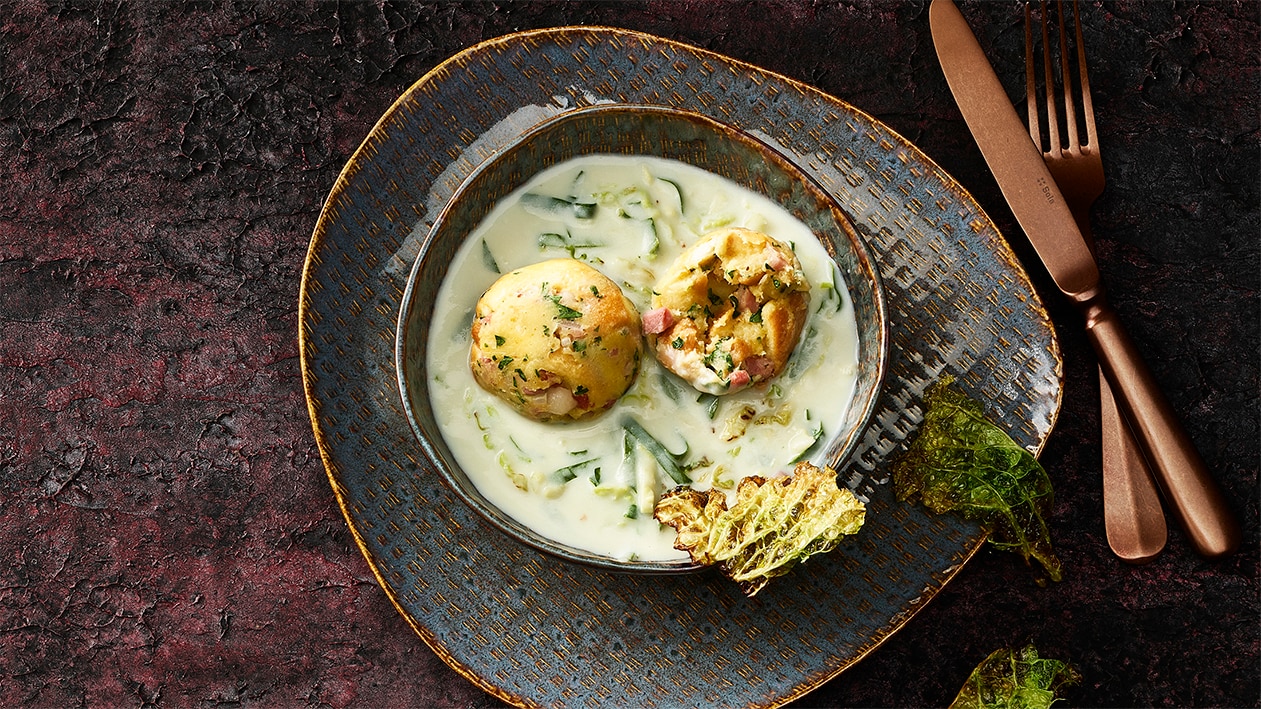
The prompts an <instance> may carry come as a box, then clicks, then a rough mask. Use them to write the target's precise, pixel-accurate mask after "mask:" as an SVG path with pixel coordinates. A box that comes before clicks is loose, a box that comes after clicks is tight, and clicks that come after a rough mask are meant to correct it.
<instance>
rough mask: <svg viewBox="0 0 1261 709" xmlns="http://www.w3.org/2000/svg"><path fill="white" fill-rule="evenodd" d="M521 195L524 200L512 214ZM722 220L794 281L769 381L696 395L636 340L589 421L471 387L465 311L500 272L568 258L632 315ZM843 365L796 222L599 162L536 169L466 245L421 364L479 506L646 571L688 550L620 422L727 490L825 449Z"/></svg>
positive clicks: (848, 348) (819, 274) (822, 266)
mask: <svg viewBox="0 0 1261 709" xmlns="http://www.w3.org/2000/svg"><path fill="white" fill-rule="evenodd" d="M526 194H531V195H536V196H535V197H527V198H526V199H525V201H524V203H523V201H522V196H523V195H526ZM537 195H546V196H549V197H555V198H559V199H560V200H563V201H548V200H541V199H540V198H539V197H537ZM567 203H572V204H574V205H577V206H571V204H567ZM591 204H594V205H595V207H594V210H593V209H592V208H591V207H590V206H587V205H591ZM721 226H740V227H745V228H748V229H754V230H757V231H761V232H763V233H765V234H769V235H770V236H772V237H774V238H776V239H778V240H780V241H781V242H784V243H786V244H789V245H790V246H792V248H793V250H794V251H795V252H796V254H797V257H798V259H799V260H800V261H801V265H802V268H803V270H804V271H805V274H806V277H807V278H808V279H809V281H810V284H811V291H810V317H809V319H808V320H807V323H806V327H805V330H804V332H803V334H802V340H801V342H800V343H799V344H798V346H797V350H796V352H795V353H794V355H793V359H792V360H791V361H790V364H789V365H788V367H787V368H786V370H785V372H784V373H783V374H781V375H780V376H779V377H778V378H776V379H775V380H773V381H771V382H769V383H768V384H767V385H765V386H762V387H752V388H750V389H746V390H744V391H742V392H738V393H736V394H732V395H729V396H724V397H718V398H715V397H712V396H709V395H702V394H701V393H700V392H698V391H696V390H695V389H692V388H691V387H690V386H689V385H688V384H686V383H685V382H683V381H682V380H680V379H678V378H676V377H674V375H672V374H670V373H668V372H667V371H666V370H665V369H664V368H663V367H662V366H661V365H660V364H658V363H657V361H656V359H655V358H654V357H653V355H652V352H651V350H650V349H649V348H648V347H647V345H646V343H645V347H644V357H643V364H642V366H641V368H640V371H639V376H638V378H637V380H636V382H635V384H634V385H633V386H632V387H631V388H630V390H629V391H628V392H627V393H626V395H625V396H623V397H622V399H621V400H620V401H619V402H618V403H617V404H616V405H614V407H613V408H612V409H611V410H609V411H608V412H606V413H604V414H603V415H601V416H599V417H597V418H595V419H592V420H588V421H579V422H573V423H541V422H537V421H532V420H530V419H527V418H526V417H524V416H522V415H520V414H518V413H517V412H516V411H514V410H513V409H512V408H511V407H509V406H508V405H507V404H505V403H503V402H502V401H501V400H499V399H498V398H497V397H495V396H494V395H493V394H491V393H489V392H487V391H485V390H483V389H482V388H481V387H479V386H478V385H477V384H476V382H474V380H473V376H472V374H471V372H470V371H469V366H468V352H469V344H470V342H469V327H470V324H471V322H472V312H473V307H474V305H475V304H476V302H477V299H478V298H479V297H481V294H482V293H483V292H484V291H485V290H486V289H487V288H488V287H490V285H491V284H492V283H493V282H494V281H495V280H496V279H497V278H498V277H499V275H500V273H506V272H508V271H509V270H511V269H513V268H519V267H521V266H525V265H528V264H531V263H535V262H538V261H542V260H545V259H549V258H558V257H565V256H573V257H574V258H578V259H581V260H583V261H586V262H587V263H589V264H591V265H592V266H594V267H595V268H596V269H597V270H599V271H601V272H602V273H604V274H605V275H606V276H608V277H609V278H611V279H612V280H613V281H615V282H617V283H618V284H620V285H621V287H622V289H623V291H624V292H625V293H626V295H627V297H628V298H630V300H631V302H633V303H634V304H635V306H636V307H637V308H639V310H640V312H644V311H645V310H647V309H648V308H650V301H651V290H652V287H653V284H654V283H655V282H656V280H657V275H658V274H659V273H660V272H662V271H663V270H665V269H667V268H669V266H670V265H671V263H673V261H674V259H675V258H676V257H677V256H678V255H679V253H681V252H682V250H683V249H684V248H685V247H686V246H688V245H690V244H691V243H693V242H695V241H696V240H697V238H698V237H699V236H700V235H702V234H704V233H706V232H708V231H710V230H712V229H715V228H718V227H721ZM494 268H498V271H496V270H494ZM838 293H839V295H838ZM857 357H858V334H857V326H856V324H855V320H854V313H853V309H852V304H851V302H850V298H849V294H848V291H847V290H846V288H845V284H844V282H843V281H842V280H841V274H840V272H839V271H838V270H837V268H836V267H835V265H834V264H833V263H832V261H831V259H830V258H829V257H828V255H827V252H826V251H824V249H823V246H822V245H821V244H820V243H819V241H818V239H817V238H816V237H815V236H814V234H813V233H811V232H810V230H809V229H808V228H807V227H806V226H805V225H804V224H802V223H801V222H799V221H798V220H796V219H795V218H794V217H792V215H791V214H789V213H788V212H787V211H786V210H784V209H783V208H782V207H780V206H779V205H777V204H775V203H774V202H772V201H770V200H768V199H766V198H765V197H763V196H761V195H759V194H757V193H755V192H752V191H750V190H747V189H745V188H743V187H741V186H739V185H737V184H735V183H734V182H731V181H729V180H726V179H725V178H722V177H720V176H718V175H714V174H712V173H709V172H706V171H704V170H701V169H698V168H695V167H693V166H690V165H687V164H684V163H680V162H675V161H671V160H665V159H661V158H651V157H643V156H635V157H627V156H613V155H600V156H588V157H583V158H577V159H574V160H570V161H567V162H565V163H562V164H560V165H557V166H555V167H553V168H551V169H549V170H546V171H544V172H542V173H540V174H539V175H536V176H535V177H534V178H532V179H531V180H530V181H529V182H528V183H527V184H526V185H524V186H523V187H521V188H520V189H518V190H516V191H515V192H513V193H512V194H511V195H509V196H508V197H506V198H504V199H503V200H501V201H500V203H499V204H498V205H497V206H496V207H495V208H494V210H493V211H492V212H491V213H490V214H489V215H488V216H487V218H486V219H485V220H484V221H483V222H482V224H480V225H479V226H478V228H477V230H476V231H474V233H473V234H472V235H470V237H469V238H468V240H467V241H466V243H465V244H464V245H463V247H462V248H461V249H460V251H459V253H458V254H457V255H456V256H455V258H454V260H453V261H452V264H451V268H450V271H449V272H448V273H447V276H446V278H445V280H444V281H443V284H442V287H441V289H440V291H439V294H438V300H437V302H436V304H435V308H434V315H433V322H432V323H431V330H430V337H429V348H428V357H427V363H426V366H427V368H428V373H429V377H430V399H431V403H432V405H433V409H434V415H435V418H436V419H437V421H438V425H439V427H440V428H441V430H442V434H443V437H444V439H445V440H446V443H447V445H448V446H449V447H450V449H451V452H452V454H453V455H454V456H455V458H456V460H457V461H458V462H459V464H460V466H461V468H463V470H464V471H465V472H466V473H467V474H468V476H469V478H470V479H472V480H473V481H474V483H475V484H476V485H477V487H478V489H479V490H480V491H481V492H482V494H483V495H485V496H486V498H487V499H488V500H490V501H491V502H492V503H494V504H495V505H497V506H499V507H500V508H502V509H503V510H504V511H506V512H507V513H508V514H509V515H511V516H513V517H514V518H516V519H517V520H519V521H521V522H522V523H524V524H525V525H527V526H529V527H530V528H532V529H534V530H535V531H537V532H538V533H540V534H542V535H543V536H545V537H548V538H550V539H553V540H556V541H558V542H561V543H564V544H567V545H570V546H573V547H577V548H581V549H586V550H589V551H592V552H595V553H598V554H603V555H606V556H609V557H612V558H617V559H640V560H663V559H679V558H686V556H687V555H686V553H685V552H681V551H678V550H675V549H674V548H673V544H674V539H675V532H674V530H673V529H672V528H670V527H663V526H661V525H660V524H658V523H657V521H656V520H654V519H653V516H652V513H653V507H654V506H655V504H656V500H657V498H658V497H659V496H660V495H661V494H662V493H663V492H665V491H666V490H669V489H671V488H673V487H674V486H675V485H677V483H676V482H674V480H672V479H671V478H670V477H669V475H667V473H666V471H665V470H663V469H662V467H661V466H660V465H658V463H657V462H656V460H655V459H654V457H653V455H652V454H651V453H650V451H649V450H648V449H646V448H645V447H644V446H643V445H642V444H640V443H638V442H636V440H635V438H634V437H627V436H626V435H625V434H624V430H623V425H622V422H623V421H624V420H625V417H626V416H631V417H633V418H634V419H635V420H636V421H638V422H639V423H640V424H641V425H642V427H643V429H644V430H646V431H647V432H648V433H649V434H651V436H652V437H653V438H655V439H656V440H657V441H659V442H660V443H661V444H662V445H663V446H664V447H665V448H666V449H668V450H669V451H670V452H673V453H675V454H682V453H683V452H684V451H686V453H685V454H682V455H678V456H677V458H678V460H680V461H681V462H682V465H683V466H684V467H685V468H687V470H686V475H687V476H688V479H689V480H690V484H691V486H692V487H694V488H696V489H699V490H707V489H711V488H717V489H721V490H724V491H727V492H728V493H729V494H734V488H735V482H736V481H737V480H738V479H740V478H741V477H745V476H748V475H762V476H770V475H774V474H777V473H780V472H789V471H790V470H791V469H792V465H793V462H794V461H795V460H797V459H798V458H800V457H801V456H802V454H803V453H805V452H807V451H810V453H811V454H813V453H814V450H813V449H812V446H814V447H815V448H822V447H824V445H825V444H826V441H827V440H828V439H829V438H831V437H832V435H833V434H834V433H835V428H836V426H837V425H839V422H840V421H842V420H843V418H844V415H845V412H846V410H847V409H848V407H849V405H850V401H851V399H852V398H853V392H854V385H855V379H856V373H857ZM715 406H716V408H714V407H715ZM816 440H818V441H819V443H818V445H817V446H815V441H816Z"/></svg>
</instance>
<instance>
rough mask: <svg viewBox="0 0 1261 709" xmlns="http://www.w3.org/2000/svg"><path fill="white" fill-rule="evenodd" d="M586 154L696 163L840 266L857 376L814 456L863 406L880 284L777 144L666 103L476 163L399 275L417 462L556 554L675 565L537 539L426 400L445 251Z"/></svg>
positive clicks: (400, 366)
mask: <svg viewBox="0 0 1261 709" xmlns="http://www.w3.org/2000/svg"><path fill="white" fill-rule="evenodd" d="M591 154H618V155H646V156H655V157H662V158H668V159H671V160H677V161H680V162H684V163H688V164H690V165H693V166H696V167H699V168H702V169H704V170H707V171H709V172H711V173H714V174H717V175H720V176H722V177H725V178H727V179H729V180H731V181H733V182H735V183H737V184H739V185H741V186H743V187H745V188H747V189H750V190H752V191H754V192H757V193H760V194H762V195H764V196H766V197H768V198H770V199H771V200H772V201H774V202H776V203H778V204H779V205H780V206H781V207H783V208H785V209H786V210H787V211H788V212H790V213H791V214H792V215H793V216H794V217H796V218H797V219H798V220H800V221H801V222H803V223H804V224H806V225H807V226H808V227H809V228H810V229H811V230H812V231H813V232H814V233H815V234H816V235H817V236H818V238H819V240H820V242H821V243H822V244H823V247H824V249H825V250H826V251H827V252H828V254H829V255H830V256H831V258H832V259H833V261H834V262H835V263H836V265H837V267H838V269H839V270H840V272H841V274H842V276H843V278H844V280H845V283H846V285H847V287H848V290H849V296H850V299H851V301H852V303H853V307H854V314H855V318H856V320H857V325H858V339H859V345H858V346H859V353H858V366H859V372H858V379H857V384H856V388H855V392H854V396H853V400H852V402H851V405H850V408H849V411H848V413H847V415H846V418H845V420H844V421H843V422H842V424H841V425H840V427H839V428H838V430H837V431H836V433H835V434H834V435H833V436H832V437H831V438H830V439H829V441H828V444H827V447H826V449H825V451H824V453H823V455H822V456H821V460H822V461H824V462H825V463H826V464H828V465H830V466H831V467H833V468H835V469H837V470H840V469H841V468H842V466H843V465H844V463H845V460H846V458H847V456H848V455H849V454H850V452H851V451H852V450H853V449H854V447H855V445H856V444H857V443H858V441H859V439H860V438H861V436H862V432H863V430H864V429H865V428H866V426H867V423H868V421H869V419H870V417H871V415H872V412H873V411H874V409H875V406H876V401H877V398H878V394H879V391H880V387H881V382H882V379H883V376H884V371H885V361H886V356H887V351H888V329H889V328H888V322H887V314H886V307H885V301H884V293H883V290H882V288H881V285H880V279H879V276H878V274H877V272H876V268H875V265H874V261H873V259H872V257H871V254H870V253H869V251H868V247H867V246H866V244H865V243H864V242H863V241H862V239H861V238H860V237H859V236H858V234H857V232H856V231H855V230H854V228H853V227H852V225H851V224H850V221H849V219H848V218H847V217H846V215H845V214H844V212H842V211H841V209H840V207H839V206H838V205H837V204H836V202H835V201H834V200H833V199H832V198H831V197H829V196H828V195H827V194H826V193H825V192H824V191H823V190H822V188H820V187H819V186H818V185H817V184H816V183H815V182H814V181H813V180H812V179H811V178H810V177H808V176H807V175H805V174H804V173H803V172H802V171H801V170H800V169H798V168H797V167H796V166H795V165H794V164H793V163H792V162H790V161H789V160H787V159H786V158H784V157H783V156H782V155H781V154H780V153H779V152H777V151H776V150H774V149H773V148H771V147H770V146H768V145H766V144H765V143H763V142H761V141H759V140H757V139H756V138H754V137H753V136H751V135H749V134H747V133H744V132H742V131H739V130H737V129H735V128H732V127H730V126H727V125H725V124H722V123H720V122H718V121H715V120H713V119H710V118H707V117H705V116H702V115H699V114H696V113H690V112H685V111H679V110H676V109H669V108H662V107H653V106H640V105H623V104H614V105H605V106H596V107H590V108H583V109H578V110H574V111H571V112H568V113H564V114H561V115H559V116H557V117H555V118H552V119H550V120H548V121H545V122H543V123H541V124H539V125H538V126H536V127H534V128H532V129H531V130H529V131H527V132H526V133H524V134H523V135H521V136H520V137H519V138H518V139H517V140H515V141H514V142H512V143H511V144H509V145H508V146H506V147H505V148H504V149H503V150H501V151H499V152H498V153H496V154H495V155H494V156H493V157H491V158H490V159H489V160H487V161H486V162H485V163H484V164H483V165H481V166H480V167H478V168H477V169H476V170H475V171H474V172H473V173H472V175H470V176H469V178H468V179H467V180H466V181H465V182H464V184H463V185H461V186H460V188H459V189H458V190H457V191H456V192H455V194H454V196H453V197H452V199H451V200H450V202H449V203H448V204H447V206H446V207H445V208H444V209H443V211H442V212H441V214H439V216H438V218H437V219H436V221H435V223H434V226H433V228H432V229H431V231H430V233H429V235H428V237H427V238H426V239H425V241H424V243H423V244H422V246H421V249H420V253H419V255H418V258H417V260H416V263H415V265H414V267H413V269H412V272H411V275H410V277H409V279H408V282H407V288H406V291H405V292H404V295H403V300H402V305H401V309H400V313H399V319H398V331H397V340H396V350H395V363H396V367H397V374H398V383H399V388H400V392H401V395H402V401H403V407H404V409H405V411H406V414H407V417H408V420H409V422H410V423H411V426H412V428H413V431H414V433H415V434H416V438H417V440H418V441H419V443H420V446H421V448H422V450H423V451H424V453H425V456H426V457H427V458H428V460H429V461H430V462H431V463H432V464H433V465H434V467H435V468H436V469H437V471H438V473H439V474H440V475H441V476H442V478H443V479H444V481H445V482H446V483H447V484H448V485H449V487H450V488H451V489H452V490H453V492H455V494H456V495H457V496H458V497H459V498H460V499H461V500H463V501H464V502H465V503H466V504H468V505H469V506H470V507H471V508H472V509H473V510H474V511H475V512H477V513H478V514H479V515H480V516H481V517H482V518H483V519H485V520H486V521H488V522H489V523H490V524H492V525H493V526H495V527H496V528H498V529H499V530H501V531H502V532H504V533H506V534H508V535H509V536H511V537H513V538H515V539H516V540H518V541H520V542H522V543H524V544H526V545H528V546H530V547H532V548H534V549H536V550H539V551H542V552H544V553H547V554H549V555H552V556H554V557H558V558H560V559H563V560H566V561H569V562H574V563H581V564H586V565H589V566H595V567H599V568H605V569H611V570H618V571H628V572H644V573H678V572H686V571H693V570H695V569H696V568H697V567H696V565H694V564H692V563H691V562H689V561H686V560H683V561H668V562H663V561H625V560H620V559H615V558H611V557H607V556H603V555H599V554H595V553H592V552H589V551H585V550H582V549H576V548H573V547H570V546H567V545H564V544H560V543H558V542H555V541H553V540H551V539H548V538H546V537H544V536H542V535H540V534H538V533H537V532H535V531H533V530H531V529H530V528H528V527H527V526H525V525H524V524H522V523H520V522H519V521H517V520H516V519H514V518H513V517H511V516H509V515H508V514H506V513H505V512H503V511H502V510H500V509H499V508H498V507H496V506H495V505H494V504H493V503H491V502H490V501H489V500H487V499H486V497H485V496H484V495H482V493H481V492H480V491H479V490H478V489H477V487H476V486H475V485H474V484H473V482H472V481H471V480H470V479H469V477H468V475H467V474H466V473H465V471H463V470H462V469H461V468H460V466H459V465H458V464H457V462H456V460H455V457H454V456H453V455H452V453H451V451H450V449H449V448H448V446H447V443H446V442H445V441H444V439H443V436H442V434H441V433H440V431H439V427H438V424H437V422H436V421H435V418H434V412H433V409H432V406H431V404H430V398H429V389H428V375H427V371H426V350H427V343H428V338H429V324H430V320H431V315H432V313H433V307H434V301H435V298H436V296H437V294H438V290H439V288H440V287H441V285H442V282H443V280H444V278H445V276H446V273H447V269H448V267H449V265H450V263H451V260H452V257H453V256H454V254H455V253H456V251H458V250H459V249H460V247H461V246H462V245H463V243H464V242H465V239H466V238H467V237H468V235H469V234H470V233H472V232H473V231H474V230H475V229H476V228H477V226H478V225H479V223H480V222H481V221H482V220H483V219H484V218H485V217H486V216H487V215H488V214H489V213H490V211H491V210H492V209H493V208H494V206H495V204H496V202H497V201H498V200H500V199H501V198H503V197H505V196H507V195H508V194H510V193H511V192H512V191H513V190H515V189H517V188H518V187H520V186H521V185H523V184H524V183H525V182H527V181H528V180H529V179H530V178H531V177H533V176H534V175H535V174H537V173H539V172H540V171H542V170H545V169H547V168H550V167H552V166H553V165H557V164H559V163H561V162H564V161H565V160H568V159H570V158H574V157H579V156H583V155H591Z"/></svg>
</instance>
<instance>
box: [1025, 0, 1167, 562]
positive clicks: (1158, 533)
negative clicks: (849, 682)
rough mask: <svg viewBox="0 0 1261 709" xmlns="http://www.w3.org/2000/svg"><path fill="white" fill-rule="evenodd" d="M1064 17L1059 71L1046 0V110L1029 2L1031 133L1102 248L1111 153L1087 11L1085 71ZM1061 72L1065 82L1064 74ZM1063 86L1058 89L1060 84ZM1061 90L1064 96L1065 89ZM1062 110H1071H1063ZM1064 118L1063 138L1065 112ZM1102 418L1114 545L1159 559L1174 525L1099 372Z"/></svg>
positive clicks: (1119, 551) (1141, 557)
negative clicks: (1097, 230)
mask: <svg viewBox="0 0 1261 709" xmlns="http://www.w3.org/2000/svg"><path fill="white" fill-rule="evenodd" d="M1057 9H1058V12H1057V13H1056V14H1057V15H1058V17H1059V59H1060V61H1059V75H1058V77H1057V76H1056V74H1055V71H1054V68H1053V67H1054V62H1053V61H1052V51H1051V42H1050V37H1049V35H1050V32H1049V31H1048V27H1047V25H1048V22H1047V19H1048V18H1047V15H1048V12H1047V4H1046V0H1042V22H1041V24H1042V28H1041V29H1042V32H1041V35H1042V37H1041V39H1042V65H1043V71H1044V76H1043V85H1044V87H1045V95H1046V99H1045V109H1046V110H1045V111H1042V110H1040V109H1039V103H1038V91H1037V83H1038V81H1037V71H1036V62H1035V61H1034V51H1033V43H1034V42H1033V40H1034V33H1033V19H1032V12H1031V10H1030V7H1029V5H1028V4H1026V5H1025V95H1026V100H1027V101H1028V112H1029V136H1030V137H1031V138H1033V142H1034V144H1035V145H1037V146H1038V147H1039V149H1041V150H1042V158H1043V160H1044V161H1045V162H1046V166H1047V169H1048V170H1050V172H1051V176H1052V177H1053V178H1054V179H1055V183H1056V185H1057V186H1058V187H1059V189H1060V192H1061V193H1063V195H1064V202H1065V203H1066V204H1067V205H1068V207H1069V209H1070V211H1072V213H1073V218H1074V220H1076V222H1077V226H1078V228H1079V229H1080V230H1081V233H1082V236H1083V237H1085V238H1086V243H1087V244H1089V245H1090V246H1091V248H1092V249H1093V248H1094V238H1093V236H1092V235H1091V231H1090V208H1091V206H1092V205H1093V204H1094V202H1095V200H1097V199H1098V198H1099V195H1101V194H1102V193H1103V186H1104V179H1103V160H1102V159H1101V157H1100V154H1099V142H1098V137H1097V135H1096V133H1095V112H1094V104H1093V102H1092V101H1091V97H1090V79H1089V77H1088V75H1087V72H1086V49H1085V45H1084V44H1083V43H1082V33H1081V21H1080V20H1081V18H1080V16H1079V14H1078V8H1077V0H1073V28H1074V33H1073V34H1074V37H1073V39H1074V42H1075V47H1076V50H1077V52H1076V59H1077V67H1078V73H1077V75H1076V77H1074V74H1073V72H1072V71H1071V68H1070V61H1069V56H1070V55H1069V51H1068V41H1067V33H1066V32H1065V27H1064V15H1065V11H1064V2H1063V0H1058V2H1057ZM1057 78H1058V81H1057ZM1074 78H1077V86H1076V91H1080V94H1078V95H1079V96H1080V99H1081V106H1080V107H1081V116H1080V117H1081V118H1082V123H1083V125H1084V127H1085V129H1086V141H1085V142H1084V143H1083V142H1082V141H1081V139H1080V136H1079V132H1078V124H1077V121H1078V113H1077V102H1075V101H1074V93H1075V87H1074V85H1073V79H1074ZM1057 85H1058V86H1059V87H1060V88H1059V91H1058V92H1057V90H1056V86H1057ZM1057 94H1058V95H1057ZM1060 110H1062V111H1063V113H1062V114H1060ZM1040 115H1045V116H1046V141H1045V142H1044V141H1043V136H1042V132H1041V130H1040V126H1039V124H1040ZM1061 117H1062V118H1063V119H1064V136H1063V137H1065V138H1066V141H1065V143H1064V144H1063V145H1061V132H1060V126H1059V119H1060V118H1061ZM1099 398H1100V409H1101V414H1100V422H1101V428H1102V435H1103V520H1104V529H1105V531H1106V533H1107V537H1108V546H1110V547H1111V548H1112V551H1113V552H1114V553H1115V554H1116V555H1117V556H1119V557H1120V558H1121V559H1124V560H1125V561H1128V562H1131V563H1143V562H1147V561H1151V560H1152V559H1153V558H1155V556H1156V555H1157V554H1159V553H1160V551H1161V550H1162V549H1163V548H1164V546H1165V541H1166V538H1167V536H1168V532H1167V529H1166V526H1165V515H1164V510H1163V509H1162V508H1161V505H1160V495H1159V493H1158V492H1157V490H1156V483H1155V481H1154V479H1153V477H1152V474H1151V472H1150V471H1149V470H1148V468H1147V463H1146V461H1145V460H1144V459H1143V456H1142V454H1141V453H1140V452H1139V448H1138V445H1137V444H1136V443H1135V442H1134V440H1133V437H1132V435H1131V434H1130V430H1129V426H1128V424H1127V423H1126V422H1125V419H1124V417H1123V416H1122V415H1121V413H1120V410H1119V409H1118V408H1117V404H1116V401H1115V400H1114V399H1113V398H1112V388H1111V387H1110V386H1109V385H1108V382H1107V381H1106V380H1105V379H1104V377H1103V372H1102V370H1101V371H1100V372H1099Z"/></svg>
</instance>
